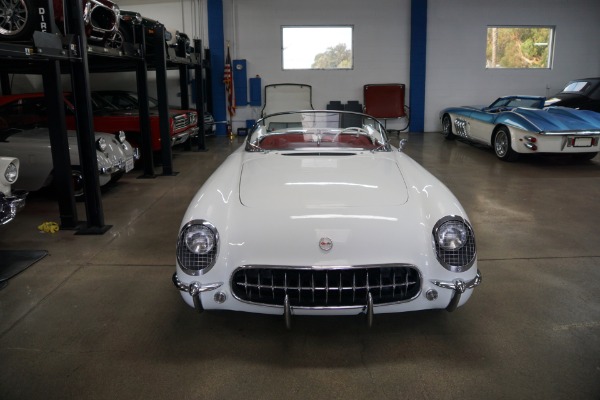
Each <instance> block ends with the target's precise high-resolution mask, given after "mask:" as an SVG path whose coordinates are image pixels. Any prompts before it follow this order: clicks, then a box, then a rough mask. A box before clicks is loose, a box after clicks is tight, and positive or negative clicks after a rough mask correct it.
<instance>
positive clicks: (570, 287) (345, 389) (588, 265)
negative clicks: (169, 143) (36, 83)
mask: <svg viewBox="0 0 600 400" xmlns="http://www.w3.org/2000/svg"><path fill="white" fill-rule="evenodd" d="M238 140H239V139H235V140H234V141H233V143H230V142H229V141H228V140H227V138H208V140H207V146H208V148H209V151H208V152H205V153H198V152H185V151H182V150H179V149H177V150H175V155H174V169H175V170H176V171H178V172H179V174H178V175H177V176H169V177H166V176H159V177H157V178H156V179H151V180H145V179H136V177H137V176H139V174H140V173H139V172H135V171H134V173H132V174H130V175H127V176H125V177H124V178H123V179H122V180H121V181H120V182H119V183H118V184H117V185H116V186H115V187H113V188H112V189H111V190H109V191H108V192H106V193H105V194H104V195H103V198H102V200H103V205H104V211H105V219H106V223H107V224H110V225H112V228H111V229H110V230H109V231H108V232H107V233H106V234H104V235H101V236H75V235H74V234H73V232H72V231H60V232H58V233H56V234H44V233H39V232H38V231H37V229H36V227H37V226H38V225H39V224H41V223H42V222H45V221H58V220H59V219H58V207H57V204H56V201H55V200H54V199H53V198H52V197H51V196H50V195H49V194H47V193H46V194H43V193H38V194H33V195H32V196H31V197H30V199H29V202H28V204H27V207H26V208H25V209H24V210H23V212H22V213H21V214H20V215H19V217H18V218H17V220H15V221H13V222H12V223H10V224H8V225H5V226H2V227H0V249H45V250H48V251H49V253H50V255H49V256H47V257H46V258H44V259H43V260H41V261H40V262H38V263H37V264H35V265H33V266H32V267H30V268H29V269H27V270H26V271H24V272H23V273H21V274H20V275H18V276H16V277H15V278H13V279H11V280H10V282H9V284H8V286H7V287H6V288H4V289H3V290H0V371H1V373H0V399H3V400H9V399H67V398H77V399H167V398H179V399H200V398H202V399H240V398H251V399H284V398H285V399H307V398H310V399H313V398H314V399H316V398H327V399H404V398H405V399H596V400H597V399H599V398H600V294H599V293H600V291H599V289H600V248H599V247H600V246H599V244H600V243H599V242H600V240H599V239H600V235H599V234H598V227H599V226H600V212H599V211H600V206H598V204H599V203H598V201H599V200H598V199H600V157H596V158H595V159H594V160H592V161H591V162H586V163H579V164H574V163H571V162H570V161H566V160H563V159H555V158H550V159H547V158H535V159H529V160H525V161H521V162H518V163H512V164H510V163H504V162H501V161H498V160H497V159H496V158H495V156H494V155H493V153H492V152H491V150H486V149H480V148H477V147H474V146H471V145H468V144H465V143H461V142H447V141H445V140H444V139H443V138H442V136H441V135H439V134H433V133H431V134H424V135H411V137H410V141H409V146H408V148H407V149H406V152H407V153H408V154H409V155H411V156H412V157H413V158H415V159H416V160H417V161H418V162H420V163H421V164H423V165H424V166H425V167H426V168H428V169H429V170H430V171H431V172H432V173H434V174H435V175H436V176H438V177H439V178H440V179H441V180H442V181H443V182H445V183H446V184H447V185H448V186H449V187H450V189H452V190H453V192H454V193H455V194H456V195H457V197H458V198H459V200H460V201H461V202H462V204H463V206H464V207H465V208H466V210H467V212H468V213H469V215H470V217H471V220H472V221H473V225H474V227H475V231H476V235H477V240H478V254H479V268H480V270H481V271H482V273H483V283H482V285H481V286H480V287H479V288H478V289H477V290H476V291H475V293H474V295H473V296H472V297H471V300H470V301H469V302H468V303H467V304H466V306H465V307H462V308H460V309H458V310H457V311H456V312H454V313H447V312H445V311H428V312H415V313H406V314H397V315H384V316H375V321H374V326H373V327H372V328H371V329H368V328H367V326H366V323H365V319H364V317H343V318H339V317H338V318H306V317H304V318H298V317H297V318H295V319H294V320H293V329H292V330H291V331H287V330H286V329H285V327H284V322H283V319H282V318H280V317H273V316H262V315H247V314H239V313H219V314H214V313H212V314H211V313H204V314H201V315H199V314H197V313H196V312H195V311H194V310H192V309H191V308H189V307H188V306H186V305H185V304H184V303H183V302H182V300H181V298H180V296H179V294H178V292H177V291H176V290H175V289H174V288H173V285H172V284H171V275H172V273H173V271H174V262H175V240H176V237H177V232H178V228H179V224H180V221H181V218H182V216H183V213H184V211H185V209H186V207H187V204H188V201H189V200H190V198H191V197H192V195H193V193H194V192H195V190H196V189H197V188H198V187H199V186H200V184H201V183H202V182H203V181H204V180H205V179H206V178H207V177H208V175H209V174H210V173H211V172H212V170H213V169H214V168H215V167H216V166H217V165H218V164H219V163H220V162H221V160H223V159H224V158H225V156H226V155H227V154H229V153H230V152H231V151H233V150H234V149H235V148H236V147H237V145H238ZM395 140H397V139H395ZM161 172H162V171H161V169H157V174H160V173H161ZM79 216H80V218H81V219H85V213H84V211H83V208H81V212H80V215H79Z"/></svg>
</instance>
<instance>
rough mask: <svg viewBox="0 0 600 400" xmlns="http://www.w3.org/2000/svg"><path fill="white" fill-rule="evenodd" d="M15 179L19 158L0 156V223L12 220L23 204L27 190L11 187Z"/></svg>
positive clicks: (17, 176)
mask: <svg viewBox="0 0 600 400" xmlns="http://www.w3.org/2000/svg"><path fill="white" fill-rule="evenodd" d="M2 154H4V153H2ZM17 179H19V159H18V158H14V157H2V156H0V225H4V224H7V223H9V222H10V221H12V220H13V219H14V218H15V217H16V215H17V213H18V212H19V211H20V210H21V209H22V208H23V207H24V206H25V198H26V197H27V192H25V191H23V190H15V189H13V188H12V186H13V185H14V184H15V182H17Z"/></svg>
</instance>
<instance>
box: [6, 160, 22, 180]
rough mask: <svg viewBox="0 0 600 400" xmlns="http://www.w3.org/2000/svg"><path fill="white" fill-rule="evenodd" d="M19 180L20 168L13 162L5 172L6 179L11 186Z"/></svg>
mask: <svg viewBox="0 0 600 400" xmlns="http://www.w3.org/2000/svg"><path fill="white" fill-rule="evenodd" d="M17 178H19V166H18V165H17V164H15V163H14V162H11V163H10V164H8V165H7V166H6V169H5V170H4V179H6V181H7V182H8V183H10V184H13V183H15V182H16V181H17Z"/></svg>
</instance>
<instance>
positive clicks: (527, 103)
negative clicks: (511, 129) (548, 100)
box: [488, 97, 545, 109]
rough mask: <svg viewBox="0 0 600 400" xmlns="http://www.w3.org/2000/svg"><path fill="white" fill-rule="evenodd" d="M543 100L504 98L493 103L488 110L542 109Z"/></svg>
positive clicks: (537, 98) (535, 98) (538, 98)
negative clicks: (505, 108) (500, 108)
mask: <svg viewBox="0 0 600 400" xmlns="http://www.w3.org/2000/svg"><path fill="white" fill-rule="evenodd" d="M544 100H545V99H543V98H541V97H504V98H499V99H498V100H496V101H495V102H493V103H492V104H491V105H490V106H489V107H488V108H496V107H507V108H516V107H522V108H540V109H541V108H543V107H544Z"/></svg>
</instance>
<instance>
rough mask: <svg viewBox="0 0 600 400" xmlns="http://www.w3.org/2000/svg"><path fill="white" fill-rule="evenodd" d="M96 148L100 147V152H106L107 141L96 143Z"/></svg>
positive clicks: (100, 140) (102, 140) (102, 139)
mask: <svg viewBox="0 0 600 400" xmlns="http://www.w3.org/2000/svg"><path fill="white" fill-rule="evenodd" d="M96 146H97V147H98V150H100V151H104V150H106V140H104V138H100V139H98V140H97V141H96Z"/></svg>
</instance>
